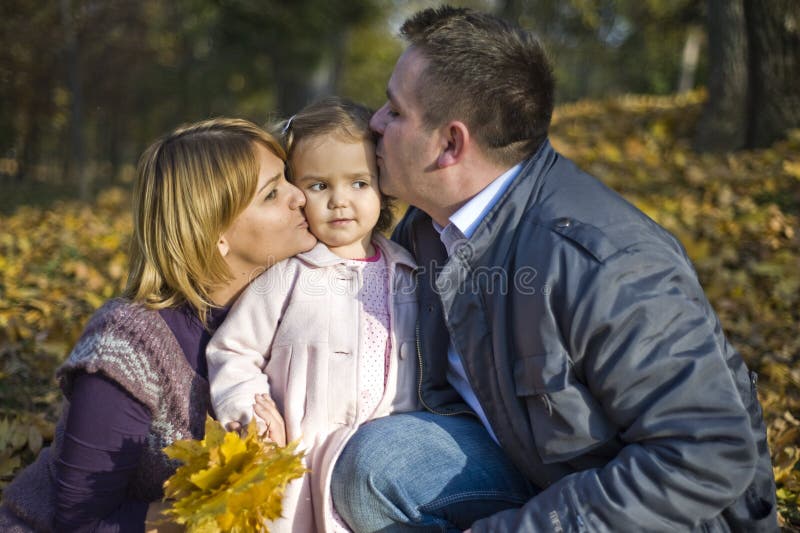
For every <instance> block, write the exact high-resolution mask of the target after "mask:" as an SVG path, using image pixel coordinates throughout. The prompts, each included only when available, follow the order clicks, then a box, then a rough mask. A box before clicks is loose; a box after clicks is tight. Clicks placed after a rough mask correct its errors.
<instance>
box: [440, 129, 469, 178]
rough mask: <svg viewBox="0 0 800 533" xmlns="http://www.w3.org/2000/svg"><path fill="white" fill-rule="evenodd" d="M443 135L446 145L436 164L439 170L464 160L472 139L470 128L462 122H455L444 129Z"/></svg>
mask: <svg viewBox="0 0 800 533" xmlns="http://www.w3.org/2000/svg"><path fill="white" fill-rule="evenodd" d="M442 135H443V137H444V140H445V141H446V144H445V146H444V150H442V153H440V154H439V157H438V158H437V159H436V163H437V164H438V165H439V168H444V167H449V166H452V165H455V164H457V163H459V162H460V161H462V160H463V159H464V154H465V153H466V151H467V150H468V149H469V146H470V142H471V138H470V136H469V128H467V125H466V124H464V123H463V122H461V121H458V120H454V121H452V122H450V123H448V124H447V125H445V126H443V127H442Z"/></svg>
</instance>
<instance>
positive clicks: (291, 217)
mask: <svg viewBox="0 0 800 533" xmlns="http://www.w3.org/2000/svg"><path fill="white" fill-rule="evenodd" d="M255 152H256V159H257V160H258V162H259V169H260V170H259V173H258V184H257V185H256V194H255V196H254V197H253V199H252V200H251V201H250V204H249V205H248V206H247V207H246V208H245V210H244V211H242V212H241V214H239V216H238V217H236V219H235V220H234V221H233V224H231V226H230V227H229V228H228V229H227V230H225V233H223V234H222V236H221V237H220V240H219V244H218V246H219V249H220V252H221V253H222V255H223V257H225V260H226V261H227V262H228V265H229V266H230V268H231V271H232V273H233V274H234V276H242V275H246V276H249V277H254V276H256V275H258V274H260V273H261V272H263V270H264V269H265V268H269V267H270V266H272V265H273V264H275V263H277V262H278V261H281V260H283V259H286V258H287V257H290V256H293V255H296V254H298V253H300V252H305V251H307V250H310V249H311V248H313V247H314V245H315V244H316V242H317V241H316V239H315V238H314V236H313V235H312V234H311V233H309V232H308V224H307V223H306V219H305V217H304V216H303V212H302V207H303V205H305V202H306V200H305V197H304V196H303V194H302V193H301V192H300V191H299V190H298V189H297V187H295V186H294V185H292V184H291V183H289V182H288V181H286V177H285V176H284V163H283V161H282V160H281V159H280V158H279V157H277V156H276V155H275V154H273V153H272V152H270V151H269V150H267V149H266V148H264V147H263V146H261V145H260V144H256V145H255Z"/></svg>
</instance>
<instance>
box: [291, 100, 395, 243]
mask: <svg viewBox="0 0 800 533" xmlns="http://www.w3.org/2000/svg"><path fill="white" fill-rule="evenodd" d="M372 113H373V112H372V110H371V109H369V108H368V107H366V106H363V105H361V104H357V103H355V102H353V101H351V100H348V99H346V98H340V97H337V96H329V97H326V98H323V99H321V100H318V101H316V102H314V103H312V104H309V105H307V106H306V107H304V108H303V109H302V110H300V111H299V112H298V113H297V114H296V115H294V116H292V117H290V118H289V119H287V120H285V121H284V122H283V123H282V124H280V125H279V126H280V134H281V137H282V139H283V143H284V146H285V147H286V151H287V153H288V158H289V175H290V178H291V174H292V168H291V159H292V153H293V151H294V148H295V147H296V146H297V145H298V144H299V143H300V141H301V140H303V139H307V138H309V137H317V136H319V135H330V134H334V135H338V136H340V137H341V138H342V139H343V140H345V141H352V142H359V141H364V142H370V143H373V145H374V144H375V135H374V134H373V132H372V130H371V129H370V128H369V119H370V118H371V117H372ZM393 207H394V206H393V202H392V198H390V197H389V196H386V195H385V194H383V193H381V212H380V215H379V216H378V222H377V223H376V224H375V230H376V231H379V232H383V231H386V230H388V229H389V228H391V226H392V221H393V218H394V213H393V211H392V209H393Z"/></svg>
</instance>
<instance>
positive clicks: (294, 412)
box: [206, 235, 418, 533]
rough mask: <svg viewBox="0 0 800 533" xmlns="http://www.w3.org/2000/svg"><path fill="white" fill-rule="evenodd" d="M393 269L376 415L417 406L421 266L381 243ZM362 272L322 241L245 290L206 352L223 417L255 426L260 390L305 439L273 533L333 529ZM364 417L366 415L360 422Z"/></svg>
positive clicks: (289, 428)
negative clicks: (334, 483)
mask: <svg viewBox="0 0 800 533" xmlns="http://www.w3.org/2000/svg"><path fill="white" fill-rule="evenodd" d="M374 239H375V243H376V244H377V245H378V247H379V248H380V249H381V252H382V253H383V254H384V257H385V259H386V263H387V265H388V267H389V284H390V287H391V288H392V290H391V291H390V294H389V313H390V315H389V320H390V332H389V335H390V343H391V353H390V357H391V360H390V366H389V375H388V378H387V381H386V390H385V393H384V397H383V399H382V400H381V402H380V404H379V405H378V407H377V409H376V410H375V413H374V414H373V416H372V417H371V418H378V417H381V416H386V415H388V414H390V413H394V412H401V411H413V410H416V409H417V408H418V400H417V379H416V376H417V366H418V363H417V357H416V348H415V346H416V342H415V326H416V317H417V301H416V291H415V287H414V275H413V270H414V268H415V263H414V260H413V259H412V258H411V255H410V254H409V253H408V252H407V251H406V250H405V249H403V248H402V247H400V246H399V245H397V244H395V243H393V242H391V241H389V240H387V239H385V238H384V237H382V236H379V235H376V236H375V237H374ZM362 278H363V276H362V273H361V270H360V268H359V266H352V265H348V264H347V263H346V262H345V260H343V259H342V258H340V257H338V256H336V255H334V254H333V253H332V252H331V251H330V250H328V248H327V247H326V246H325V245H324V244H322V243H319V244H317V246H315V247H314V248H313V249H311V250H310V251H308V252H306V253H303V254H300V255H298V256H296V257H292V258H290V259H287V260H285V261H282V262H280V263H278V264H276V265H275V266H273V267H272V268H270V269H269V270H267V271H266V272H264V273H263V274H262V275H261V276H259V277H258V278H257V279H256V280H254V281H253V283H251V284H250V286H249V287H248V288H247V289H246V290H245V292H244V293H243V294H242V296H241V297H240V298H239V299H238V300H237V302H236V303H235V304H234V306H233V308H232V309H231V311H230V313H229V315H228V318H227V319H226V320H225V322H224V323H223V324H222V326H221V327H220V328H219V329H218V330H217V332H216V334H215V335H214V337H213V338H212V339H211V342H210V343H209V344H208V348H207V351H206V354H207V359H208V375H209V383H210V385H211V398H212V402H213V406H214V411H215V413H216V415H217V418H218V419H219V421H220V422H222V423H223V424H225V423H227V422H230V421H240V422H242V423H246V422H248V421H249V420H250V419H251V418H252V416H253V397H254V395H255V394H258V393H264V392H269V394H270V396H271V397H272V399H273V400H274V401H275V403H276V404H277V406H278V409H279V410H280V412H281V413H282V414H283V417H284V421H285V423H286V434H287V438H288V440H289V441H292V440H295V439H298V438H302V446H304V447H305V448H306V450H307V451H308V454H307V456H306V466H307V467H308V468H309V469H310V470H311V472H310V474H308V475H306V476H304V477H303V479H300V480H295V481H294V482H293V483H292V484H290V486H289V487H288V489H287V494H286V497H285V498H284V501H283V515H284V516H285V517H286V519H283V520H280V521H278V522H275V523H272V524H270V525H269V528H270V531H272V532H283V531H290V532H293V533H295V532H309V533H310V532H314V531H332V530H333V517H332V514H331V509H332V503H331V495H330V479H331V474H332V471H333V466H334V464H335V462H336V458H337V457H338V456H339V453H340V452H341V450H342V449H343V448H344V445H345V444H346V443H347V441H348V439H349V438H350V436H351V435H352V434H353V433H354V432H355V430H356V428H357V427H358V424H357V420H358V419H359V416H358V413H357V405H358V384H357V382H356V381H357V377H358V364H359V358H358V357H357V356H358V347H359V339H360V335H361V334H362V333H363V332H361V331H360V327H359V326H360V324H361V323H362V321H361V320H360V319H359V312H360V308H361V304H360V302H359V300H358V298H357V295H358V290H359V288H360V286H361V284H362V282H363V279H362ZM362 418H363V417H362Z"/></svg>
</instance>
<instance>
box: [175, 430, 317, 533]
mask: <svg viewBox="0 0 800 533" xmlns="http://www.w3.org/2000/svg"><path fill="white" fill-rule="evenodd" d="M297 446H298V442H297V441H295V442H292V443H290V444H288V445H287V446H285V447H279V446H277V445H276V444H275V443H272V442H265V441H263V440H261V438H260V437H259V436H258V430H257V428H256V423H255V421H252V422H251V423H250V424H249V425H248V427H247V432H246V434H245V436H244V437H242V436H240V435H239V434H238V433H237V432H233V431H232V432H226V431H225V430H224V428H223V427H222V425H220V424H219V422H217V421H215V420H213V419H212V418H211V417H207V419H206V434H205V438H203V439H202V440H199V441H198V440H191V439H190V440H181V441H176V442H175V443H173V444H172V445H170V446H168V447H166V448H164V453H166V454H167V456H168V457H170V458H171V459H176V460H179V461H181V462H182V463H183V465H182V466H180V467H179V468H178V469H177V470H176V471H175V474H174V475H173V476H172V477H170V478H169V479H168V480H167V481H166V482H165V483H164V494H165V497H166V498H169V499H173V500H174V501H173V503H172V506H171V507H170V509H168V510H167V511H165V514H166V515H167V516H168V517H170V519H171V520H173V521H175V522H177V523H179V524H184V525H185V526H186V530H187V531H188V532H190V533H218V532H223V531H230V532H238V531H242V532H244V531H269V530H268V528H267V525H266V522H267V521H269V520H275V519H276V518H279V517H280V516H281V511H282V500H283V493H284V490H285V488H286V485H287V484H288V483H289V482H290V481H292V480H293V479H296V478H299V477H301V476H302V475H303V474H304V473H305V472H306V468H305V467H304V466H303V462H302V458H303V454H302V453H301V452H297Z"/></svg>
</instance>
